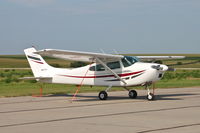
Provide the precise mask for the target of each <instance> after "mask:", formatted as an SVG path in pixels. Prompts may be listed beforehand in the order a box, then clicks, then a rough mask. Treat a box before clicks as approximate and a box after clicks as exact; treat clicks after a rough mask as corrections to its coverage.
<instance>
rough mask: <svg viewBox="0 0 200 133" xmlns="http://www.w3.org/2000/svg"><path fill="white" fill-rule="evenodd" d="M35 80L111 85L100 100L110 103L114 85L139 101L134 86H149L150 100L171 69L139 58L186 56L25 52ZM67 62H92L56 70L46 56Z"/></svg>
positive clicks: (53, 50) (26, 50) (31, 49)
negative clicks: (158, 82)
mask: <svg viewBox="0 0 200 133" xmlns="http://www.w3.org/2000/svg"><path fill="white" fill-rule="evenodd" d="M24 52H25V55H26V57H27V60H28V62H29V64H30V67H31V69H32V72H33V75H34V77H24V79H35V80H37V81H39V82H45V83H59V84H75V85H80V84H81V85H90V86H107V87H108V88H107V89H106V90H105V91H101V92H99V99H100V100H106V99H107V97H108V93H107V92H108V91H109V89H110V88H111V87H112V86H120V87H123V88H125V89H126V90H128V91H129V93H128V95H129V97H130V98H136V97H137V92H136V91H135V90H129V89H128V88H127V87H131V86H145V87H146V89H147V90H148V91H147V99H148V100H153V99H154V93H151V92H150V89H149V87H148V86H150V85H151V84H152V83H154V82H156V81H158V80H160V79H161V78H162V77H163V75H164V73H165V72H166V71H168V70H170V68H169V67H168V66H166V65H163V64H157V63H145V62H140V61H139V59H181V58H184V56H123V55H112V54H102V53H90V52H78V51H67V50H56V49H44V50H39V51H36V49H35V48H33V47H32V48H28V49H25V50H24ZM41 55H42V56H50V57H54V58H60V59H64V60H72V61H84V62H90V63H91V64H90V65H87V66H83V67H79V68H55V67H52V66H50V65H48V64H47V63H46V62H45V60H44V59H43V58H42V56H41Z"/></svg>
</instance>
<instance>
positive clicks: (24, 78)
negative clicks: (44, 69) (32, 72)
mask: <svg viewBox="0 0 200 133" xmlns="http://www.w3.org/2000/svg"><path fill="white" fill-rule="evenodd" d="M19 79H21V80H37V79H52V77H23V78H19Z"/></svg>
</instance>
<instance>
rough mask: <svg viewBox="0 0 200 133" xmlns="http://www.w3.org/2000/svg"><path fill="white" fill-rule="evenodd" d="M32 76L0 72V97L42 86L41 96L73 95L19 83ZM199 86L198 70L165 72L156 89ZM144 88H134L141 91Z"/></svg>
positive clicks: (69, 88) (59, 87) (68, 89)
mask: <svg viewBox="0 0 200 133" xmlns="http://www.w3.org/2000/svg"><path fill="white" fill-rule="evenodd" d="M24 76H32V72H31V71H30V70H0V97H15V96H31V95H37V94H39V93H40V90H39V89H40V87H41V85H43V94H44V95H46V94H67V93H72V94H73V93H75V91H76V89H77V87H76V86H75V85H64V84H42V83H37V82H35V81H34V80H31V81H21V80H18V78H19V77H24ZM194 86H200V70H177V71H176V72H167V73H166V74H165V76H164V78H163V79H162V80H161V81H159V82H158V83H157V84H156V88H182V87H194ZM143 88H144V87H136V89H143ZM105 89H106V87H101V86H94V87H92V88H91V87H90V86H82V87H81V89H80V92H99V91H101V90H105ZM111 90H112V91H117V90H123V89H122V88H121V87H113V88H112V89H111Z"/></svg>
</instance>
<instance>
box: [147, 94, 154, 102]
mask: <svg viewBox="0 0 200 133" xmlns="http://www.w3.org/2000/svg"><path fill="white" fill-rule="evenodd" d="M154 98H155V96H154V94H152V93H149V94H148V95H147V99H148V100H149V101H152V100H154Z"/></svg>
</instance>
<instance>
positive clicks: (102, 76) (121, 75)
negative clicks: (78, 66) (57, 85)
mask: <svg viewBox="0 0 200 133" xmlns="http://www.w3.org/2000/svg"><path fill="white" fill-rule="evenodd" d="M144 71H145V70H142V71H138V72H132V73H122V74H118V75H119V76H120V77H125V76H131V75H134V74H138V73H142V72H144ZM60 76H65V77H72V78H107V77H115V76H114V75H100V76H72V75H60Z"/></svg>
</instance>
